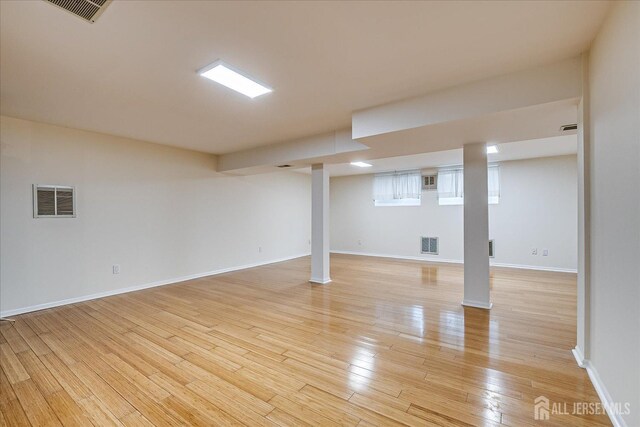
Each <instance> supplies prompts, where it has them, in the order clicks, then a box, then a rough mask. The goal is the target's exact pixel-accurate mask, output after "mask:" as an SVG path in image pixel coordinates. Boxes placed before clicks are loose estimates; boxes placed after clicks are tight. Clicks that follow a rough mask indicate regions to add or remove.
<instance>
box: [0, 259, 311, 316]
mask: <svg viewBox="0 0 640 427" xmlns="http://www.w3.org/2000/svg"><path fill="white" fill-rule="evenodd" d="M309 255H310V254H308V253H307V254H302V255H293V256H289V257H285V258H278V259H274V260H269V261H261V262H256V263H251V264H245V265H240V266H236V267H227V268H222V269H219V270H213V271H207V272H204V273H196V274H190V275H188V276H182V277H174V278H172V279H166V280H158V281H156V282H151V283H145V284H142V285H135V286H129V287H126V288H120V289H114V290H111V291H105V292H98V293H95V294H90V295H83V296H79V297H74V298H68V299H63V300H59V301H52V302H47V303H43V304H37V305H32V306H29V307H21V308H16V309H12V310H5V311H0V317H9V316H16V315H18V314H23V313H30V312H32V311H39V310H45V309H47V308H53V307H59V306H62V305H67V304H75V303H78V302H83V301H89V300H92V299H97V298H104V297H109V296H112V295H119V294H125V293H127V292H134V291H141V290H143V289H149V288H155V287H157V286H164V285H171V284H174V283H180V282H185V281H187V280H193V279H199V278H201V277H207V276H215V275H217V274H222V273H229V272H231V271H238V270H245V269H247V268H253V267H260V266H262V265H267V264H275V263H277V262H282V261H289V260H292V259H296V258H301V257H305V256H309Z"/></svg>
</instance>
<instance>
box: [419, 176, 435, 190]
mask: <svg viewBox="0 0 640 427" xmlns="http://www.w3.org/2000/svg"><path fill="white" fill-rule="evenodd" d="M422 189H423V190H437V189H438V175H423V176H422Z"/></svg>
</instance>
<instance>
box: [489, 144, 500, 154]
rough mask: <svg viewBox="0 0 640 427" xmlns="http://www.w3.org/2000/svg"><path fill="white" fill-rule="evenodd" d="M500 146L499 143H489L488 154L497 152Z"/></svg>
mask: <svg viewBox="0 0 640 427" xmlns="http://www.w3.org/2000/svg"><path fill="white" fill-rule="evenodd" d="M497 153H498V146H497V145H487V154H497Z"/></svg>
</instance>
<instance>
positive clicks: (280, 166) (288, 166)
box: [278, 165, 291, 168]
mask: <svg viewBox="0 0 640 427" xmlns="http://www.w3.org/2000/svg"><path fill="white" fill-rule="evenodd" d="M278 167H279V168H290V167H291V165H279V166H278Z"/></svg>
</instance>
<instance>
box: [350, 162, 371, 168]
mask: <svg viewBox="0 0 640 427" xmlns="http://www.w3.org/2000/svg"><path fill="white" fill-rule="evenodd" d="M351 165H352V166H358V167H359V168H369V167H371V165H370V164H369V163H365V162H351Z"/></svg>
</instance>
